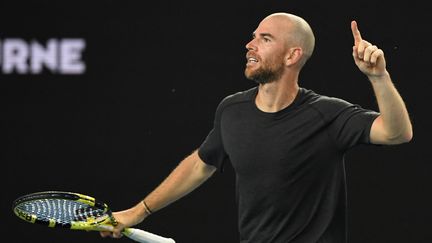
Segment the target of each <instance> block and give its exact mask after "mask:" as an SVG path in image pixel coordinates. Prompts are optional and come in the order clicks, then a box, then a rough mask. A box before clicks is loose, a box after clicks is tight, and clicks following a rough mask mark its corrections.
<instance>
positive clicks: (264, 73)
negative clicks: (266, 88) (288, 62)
mask: <svg viewBox="0 0 432 243" xmlns="http://www.w3.org/2000/svg"><path fill="white" fill-rule="evenodd" d="M282 72H283V68H282V67H279V68H277V69H276V70H273V69H261V68H260V69H258V70H256V71H255V72H253V73H250V74H249V75H248V74H247V71H246V70H245V76H246V78H248V79H250V80H253V81H255V82H256V83H257V84H267V83H271V82H273V81H275V80H278V79H279V78H280V77H281V76H282Z"/></svg>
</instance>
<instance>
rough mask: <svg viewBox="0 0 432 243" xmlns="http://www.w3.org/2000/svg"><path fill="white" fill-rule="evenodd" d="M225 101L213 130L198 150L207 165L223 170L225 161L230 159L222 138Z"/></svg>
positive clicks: (216, 115)
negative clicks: (221, 123) (222, 117)
mask: <svg viewBox="0 0 432 243" xmlns="http://www.w3.org/2000/svg"><path fill="white" fill-rule="evenodd" d="M223 107H224V101H222V102H221V103H220V104H219V106H218V108H217V109H216V114H215V119H214V122H213V129H212V130H211V131H210V132H209V134H208V135H207V137H206V139H205V140H204V142H203V143H202V144H201V146H200V147H199V148H198V155H199V157H200V158H201V159H202V160H203V161H204V162H205V163H206V164H209V165H212V166H215V167H216V168H218V170H220V171H222V170H223V165H224V161H225V160H227V159H228V156H227V154H226V152H225V149H224V146H223V142H222V136H221V126H220V121H221V116H222V112H223Z"/></svg>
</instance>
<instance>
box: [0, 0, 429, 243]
mask: <svg viewBox="0 0 432 243" xmlns="http://www.w3.org/2000/svg"><path fill="white" fill-rule="evenodd" d="M424 5H426V3H425V2H424V3H416V2H415V1H405V2H400V3H399V2H393V1H368V2H360V1H344V2H328V1H316V2H312V1H300V0H299V1H211V2H208V1H195V2H193V3H191V2H186V1H181V2H179V1H172V2H169V1H159V2H146V1H121V2H120V1H67V2H65V1H27V2H24V1H12V0H9V1H1V2H0V11H1V14H0V40H3V39H5V38H13V37H15V38H21V39H24V40H27V41H30V40H34V39H35V40H38V41H39V42H40V43H45V42H46V40H48V39H50V38H84V39H85V40H86V43H87V47H86V49H85V51H84V55H83V60H84V61H85V63H86V66H87V71H86V73H85V74H83V75H68V76H62V75H58V74H53V73H51V72H50V71H49V70H45V72H44V73H43V74H41V75H18V74H8V75H5V74H0V85H1V86H0V97H1V104H2V108H1V110H0V112H1V113H0V117H1V124H2V132H1V138H2V143H3V146H2V148H3V149H2V150H1V162H2V167H1V171H2V176H1V180H2V184H1V185H2V188H3V190H2V191H3V193H2V195H1V213H0V215H1V216H0V218H1V221H2V224H1V225H2V226H1V227H0V229H1V232H2V237H3V238H7V237H10V238H9V240H8V242H34V241H36V242H131V241H130V240H129V239H127V238H125V237H124V238H122V239H121V240H117V241H116V240H114V239H102V238H101V237H99V234H98V233H95V232H90V233H88V232H81V231H80V232H72V231H67V230H62V229H52V228H47V227H44V226H36V225H31V224H29V223H26V222H24V221H22V220H20V219H18V218H17V217H15V215H14V214H13V212H12V210H11V204H12V201H13V200H14V199H15V198H17V197H19V196H21V195H23V194H27V193H30V192H36V191H45V190H65V191H75V192H80V193H83V194H88V195H92V196H94V197H96V198H99V199H101V200H104V201H106V202H107V203H108V204H110V206H111V207H112V208H113V210H121V209H125V208H128V207H130V206H132V205H134V204H135V203H136V202H138V200H140V199H142V198H143V197H144V196H145V195H146V194H147V193H149V192H150V191H151V190H152V189H153V188H154V187H155V186H157V185H158V184H159V183H160V182H161V181H162V180H163V179H164V178H165V176H167V175H168V173H169V172H170V171H171V170H172V169H173V168H174V167H175V166H176V165H177V164H178V162H179V161H181V160H182V159H183V158H184V157H185V156H187V155H188V154H190V153H191V152H192V150H193V149H195V148H197V147H198V146H199V145H200V144H201V142H202V141H203V139H204V138H205V137H206V135H207V133H208V131H209V130H210V129H211V127H212V121H213V115H214V111H215V109H216V106H217V104H218V103H219V101H220V100H221V99H222V98H224V97H225V96H227V95H229V94H231V93H233V92H237V91H240V90H244V89H248V88H250V87H252V86H254V85H255V84H254V83H253V82H252V81H249V80H246V79H245V78H244V76H243V70H244V65H245V53H246V51H245V50H246V49H245V47H244V46H245V44H246V43H247V42H248V41H249V40H250V37H251V33H252V32H253V31H254V30H255V28H256V27H257V25H258V23H259V21H260V20H261V19H262V18H263V17H265V16H267V15H268V14H270V13H273V12H279V11H285V12H291V13H294V14H297V15H300V16H302V17H304V18H305V19H306V20H307V21H308V22H309V23H310V25H311V26H312V28H313V29H314V31H315V35H316V39H317V44H316V50H315V53H314V56H313V57H312V59H311V60H310V62H309V63H308V64H307V66H306V67H305V69H304V71H303V73H302V75H301V77H300V78H301V80H300V85H301V86H303V87H306V88H310V89H313V90H314V91H316V92H318V93H322V94H326V95H330V96H337V97H340V98H343V99H346V100H349V101H351V102H353V103H358V104H360V105H362V106H363V107H365V108H371V109H376V108H377V106H376V102H375V98H374V95H373V92H372V89H371V86H370V84H369V83H368V81H367V80H366V78H365V76H363V74H361V73H360V72H359V71H358V70H357V68H356V66H355V64H354V62H353V60H352V56H351V50H352V44H353V39H352V34H351V30H350V21H351V20H352V19H355V20H357V22H358V24H359V28H360V31H361V32H362V35H363V37H364V38H365V39H367V40H369V41H371V42H373V43H374V44H377V45H378V46H379V47H381V48H382V49H383V50H384V51H385V54H386V58H387V63H388V70H389V71H390V72H391V75H392V78H393V80H394V83H395V85H396V87H397V88H398V90H399V91H400V93H401V95H402V96H403V98H404V100H405V102H406V104H407V107H408V110H409V112H410V114H411V117H412V121H413V126H414V139H413V140H412V142H411V143H408V144H403V145H397V146H381V147H375V146H362V147H357V148H355V149H353V150H352V151H350V152H349V153H348V154H347V156H346V168H347V183H348V203H349V240H350V243H365V242H367V243H382V242H392V243H399V242H404V243H405V242H410V243H430V242H432V233H431V231H430V229H431V223H430V218H431V216H432V210H431V208H430V205H431V204H432V197H431V190H430V186H431V183H432V179H431V178H430V176H429V174H430V170H431V168H432V165H431V151H430V149H429V143H428V141H429V138H430V136H431V132H430V129H429V127H428V125H429V124H430V122H431V118H430V115H429V113H430V111H431V109H430V104H431V102H430V99H431V95H430V92H429V90H430V88H431V86H432V85H431V80H430V74H429V73H430V64H431V63H430V58H429V57H430V56H431V54H432V53H431V51H430V36H431V34H432V33H431V32H432V31H431V29H430V24H431V22H430V9H429V8H428V7H426V6H424ZM427 5H429V4H427ZM233 183H234V176H233V171H232V168H230V167H229V166H228V167H227V168H226V171H225V173H222V174H220V173H217V174H215V176H213V177H212V178H211V179H210V180H209V181H207V182H206V183H205V184H204V185H202V186H201V187H200V188H198V189H197V190H196V191H194V192H193V193H191V194H189V195H187V196H186V197H185V198H183V199H182V200H179V201H177V202H176V203H174V204H172V205H170V206H168V207H167V208H165V209H163V210H161V211H159V212H157V213H155V214H154V215H153V216H151V217H149V218H148V219H147V220H146V221H144V222H143V223H142V224H140V225H139V227H140V228H142V229H145V230H148V231H151V232H154V233H157V234H161V235H164V236H169V237H173V238H174V239H176V241H177V242H178V243H204V242H205V243H221V242H227V243H231V242H232V243H234V242H238V234H237V226H236V224H237V221H236V208H235V198H234V184H233Z"/></svg>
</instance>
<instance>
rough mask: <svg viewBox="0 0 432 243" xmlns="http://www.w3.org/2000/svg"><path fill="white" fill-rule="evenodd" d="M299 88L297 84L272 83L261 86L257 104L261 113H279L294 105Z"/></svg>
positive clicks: (256, 100) (256, 99)
mask: <svg viewBox="0 0 432 243" xmlns="http://www.w3.org/2000/svg"><path fill="white" fill-rule="evenodd" d="M298 90H299V86H298V84H297V80H296V81H295V82H271V83H267V84H260V85H259V87H258V94H257V96H256V98H255V104H256V106H257V107H258V109H260V110H261V111H264V112H278V111H280V110H282V109H284V108H286V107H288V106H289V105H291V104H292V102H293V101H294V99H295V97H296V96H297V93H298Z"/></svg>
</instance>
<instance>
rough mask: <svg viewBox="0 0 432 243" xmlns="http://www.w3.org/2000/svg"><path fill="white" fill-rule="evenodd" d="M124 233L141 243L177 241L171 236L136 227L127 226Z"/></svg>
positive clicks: (171, 242)
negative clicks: (167, 236)
mask: <svg viewBox="0 0 432 243" xmlns="http://www.w3.org/2000/svg"><path fill="white" fill-rule="evenodd" d="M123 234H124V235H126V236H127V237H129V238H130V239H132V240H134V241H137V242H141V243H175V241H174V240H173V239H171V238H166V237H163V236H160V235H156V234H153V233H150V232H148V231H145V230H140V229H135V228H125V229H124V232H123Z"/></svg>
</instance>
